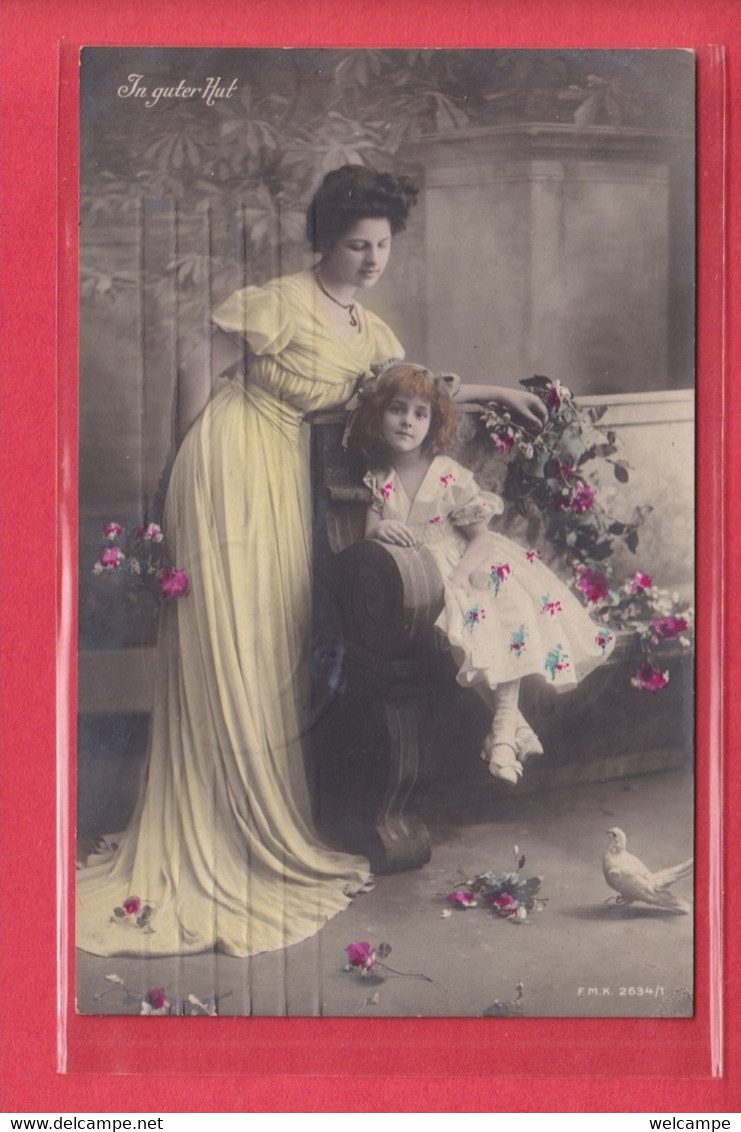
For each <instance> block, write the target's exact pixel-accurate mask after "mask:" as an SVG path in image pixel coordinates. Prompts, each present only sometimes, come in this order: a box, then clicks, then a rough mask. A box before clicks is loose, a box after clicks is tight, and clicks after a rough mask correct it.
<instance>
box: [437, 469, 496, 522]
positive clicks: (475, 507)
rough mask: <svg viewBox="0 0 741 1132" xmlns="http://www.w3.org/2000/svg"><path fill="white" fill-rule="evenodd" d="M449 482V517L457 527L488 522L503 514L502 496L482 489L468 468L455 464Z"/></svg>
mask: <svg viewBox="0 0 741 1132" xmlns="http://www.w3.org/2000/svg"><path fill="white" fill-rule="evenodd" d="M451 463H452V462H451ZM449 483H450V486H449V490H450V492H451V506H450V510H449V511H448V518H449V519H450V522H451V523H453V524H454V525H455V526H456V527H468V526H471V524H473V523H488V522H489V520H490V519H492V518H493V517H494V516H495V515H501V514H502V511H503V510H504V503H503V502H502V500H501V498H500V497H499V496H498V495H494V493H493V492H490V491H482V490H481V488H480V487H479V485H478V484H477V483H476V480H475V479H474V476H473V472H470V471H469V470H468V468H463V467H461V465H460V464H454V465H453V470H452V475H451V478H450V481H449Z"/></svg>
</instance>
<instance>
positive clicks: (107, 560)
mask: <svg viewBox="0 0 741 1132" xmlns="http://www.w3.org/2000/svg"><path fill="white" fill-rule="evenodd" d="M93 573H94V574H96V575H99V576H105V577H113V578H116V579H118V580H119V581H121V582H124V583H126V584H129V585H132V586H136V587H144V588H147V589H149V590H151V591H152V593H153V594H154V596H155V597H156V598H157V599H161V598H175V597H185V596H186V595H187V593H188V590H189V582H188V576H187V574H186V573H185V571H184V570H178V569H177V568H176V567H174V566H172V565H171V563H170V561H169V559H168V556H167V549H166V545H165V536H164V534H163V532H162V528H161V527H159V526H158V525H157V523H147V522H145V523H143V524H142V525H141V526H139V527H136V528H135V529H134V530H133V531H131V532H129V531H128V530H127V528H125V527H123V526H122V525H121V524H120V523H115V522H113V523H107V524H106V526H105V527H104V528H103V539H102V542H101V547H100V553H99V555H98V558H97V559H96V562H95V565H94V566H93Z"/></svg>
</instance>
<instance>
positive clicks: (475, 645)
mask: <svg viewBox="0 0 741 1132" xmlns="http://www.w3.org/2000/svg"><path fill="white" fill-rule="evenodd" d="M365 483H366V484H367V486H368V487H370V489H371V492H372V495H373V502H372V506H373V507H374V509H375V510H376V511H377V512H378V513H379V514H380V515H381V516H382V517H383V518H384V519H398V520H401V521H402V522H404V523H406V524H407V525H408V526H410V527H411V529H412V531H413V532H414V535H415V537H416V539H417V542H418V544H424V545H425V546H426V547H427V548H428V549H429V550H430V551H431V552H432V554H433V555H434V557H435V559H436V561H437V565H438V567H439V569H440V573H441V575H442V578H443V581H444V583H445V607H444V609H443V611H442V612H441V614H440V616H439V617H438V619H437V622H436V627H437V629H438V630H439V631H440V632H441V633H442V634H443V635H444V636H445V637H446V638H447V640H448V642H449V644H450V648H451V652H452V654H453V657H454V659H455V661H456V663H457V665H458V677H457V679H458V683H459V684H463V685H475V684H480V683H485V684H486V685H488V687H489V688H496V687H497V686H498V685H499V684H503V683H506V682H507V681H509V680H516V679H517V678H518V677H521V676H530V675H533V674H538V675H540V676H543V677H544V678H545V680H546V681H547V682H548V683H549V684H552V685H553V686H554V687H555V688H557V689H563V688H567V687H571V686H573V685H574V684H576V683H577V682H578V681H579V680H581V679H582V678H583V677H584V676H585V675H586V674H587V673H588V672H589V671H591V670H592V669H593V668H595V667H596V666H597V665H598V664H600V663H601V662H602V661H603V660H604V659H605V657H606V656H607V655H608V654H609V653H610V652H611V651H612V648H613V646H614V638H613V635H612V634H611V633H610V632H609V631H607V630H606V629H604V628H602V627H599V626H597V625H595V624H594V622H593V621H592V620H591V618H590V617H589V615H588V613H587V611H586V610H585V608H584V607H583V606H582V605H581V603H580V602H579V600H578V599H577V598H576V597H575V596H574V594H572V593H571V591H570V590H569V589H568V588H567V587H566V586H565V585H564V584H563V582H561V581H560V580H559V579H558V578H557V577H556V575H555V574H554V573H553V572H552V571H551V570H549V569H548V567H547V566H545V565H544V563H543V562H542V561H541V557H540V553H539V552H538V551H537V550H535V549H533V548H529V547H522V546H518V545H517V543H515V542H512V541H511V539H508V538H505V537H504V536H503V535H500V534H497V533H496V532H495V531H492V532H491V552H490V554H489V556H488V557H487V558H486V559H485V561H484V562H483V563H482V565H481V566H479V567H478V568H477V569H476V571H475V572H474V574H473V577H472V579H471V582H472V585H471V589H470V591H466V590H464V589H462V588H459V587H455V586H452V585H450V583H449V582H448V581H447V579H448V576H449V575H450V573H451V571H452V570H453V568H454V567H455V565H456V564H457V563H458V562H459V561H460V559H461V557H462V556H463V553H464V551H465V550H466V547H467V546H468V540H467V538H466V536H465V535H464V534H463V533H462V531H461V529H460V528H461V527H465V526H468V525H470V524H472V523H480V522H488V521H489V520H490V519H492V517H493V516H495V515H499V514H501V512H502V510H503V503H502V500H501V499H500V498H499V497H498V496H496V495H492V494H490V493H488V492H482V491H481V490H480V489H479V487H478V485H477V484H476V481H475V479H474V477H473V473H472V472H470V471H468V469H467V468H464V467H462V466H461V465H460V464H458V463H457V462H456V461H455V460H453V459H451V458H450V457H449V456H436V457H435V458H434V459H433V460H432V463H431V464H430V467H429V469H428V471H427V474H426V475H425V478H424V480H423V482H422V484H421V486H420V488H419V490H418V492H417V494H416V496H415V497H414V499H409V498H408V497H407V495H406V493H405V491H404V487H403V485H402V483H401V480H400V479H399V477H398V476H397V475H396V473H395V472H394V471H393V469H392V470H391V471H388V472H369V473H368V474H367V475H366V477H365ZM410 553H413V551H410Z"/></svg>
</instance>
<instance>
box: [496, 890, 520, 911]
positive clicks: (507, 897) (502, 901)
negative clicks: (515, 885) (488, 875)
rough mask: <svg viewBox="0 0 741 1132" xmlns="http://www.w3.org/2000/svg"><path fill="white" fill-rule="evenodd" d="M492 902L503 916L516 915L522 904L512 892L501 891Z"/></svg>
mask: <svg viewBox="0 0 741 1132" xmlns="http://www.w3.org/2000/svg"><path fill="white" fill-rule="evenodd" d="M492 904H493V906H494V907H495V908H496V910H497V912H499V913H500V914H501V915H502V916H514V914H515V912H516V911H517V909H518V908H519V906H520V905H519V902H518V901H517V900H515V898H514V896H513V895H512V893H511V892H500V893H499V895H498V896H495V897H494V898H493V899H492Z"/></svg>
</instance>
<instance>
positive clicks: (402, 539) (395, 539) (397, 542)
mask: <svg viewBox="0 0 741 1132" xmlns="http://www.w3.org/2000/svg"><path fill="white" fill-rule="evenodd" d="M373 538H377V539H378V540H379V541H380V542H388V543H391V545H392V546H414V535H413V534H412V531H411V529H410V528H409V527H408V526H407V525H406V523H402V522H400V521H399V520H398V519H381V521H380V523H379V524H378V526H377V527H376V529H375V530H374V532H373Z"/></svg>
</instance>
